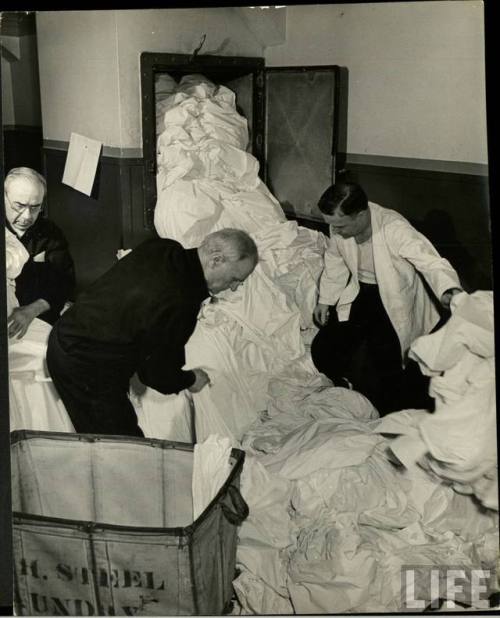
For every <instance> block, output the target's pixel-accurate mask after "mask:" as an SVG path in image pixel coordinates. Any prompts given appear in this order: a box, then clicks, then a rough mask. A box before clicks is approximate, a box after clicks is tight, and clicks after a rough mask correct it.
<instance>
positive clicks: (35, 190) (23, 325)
mask: <svg viewBox="0 0 500 618" xmlns="http://www.w3.org/2000/svg"><path fill="white" fill-rule="evenodd" d="M46 190H47V187H46V182H45V178H44V177H43V176H41V175H40V174H39V173H38V172H36V171H35V170H32V169H30V168H29V167H16V168H14V169H12V170H10V172H9V173H8V174H7V176H6V178H5V183H4V198H5V216H6V225H7V228H8V229H9V230H10V232H12V233H14V234H15V235H16V236H17V238H18V239H19V240H20V242H21V243H22V244H23V245H24V247H25V248H26V250H27V251H28V253H29V259H28V261H27V262H26V264H25V265H24V267H23V269H22V271H21V274H20V275H19V276H18V277H17V279H16V296H17V299H18V301H19V305H20V306H19V307H16V308H14V309H13V311H12V313H11V314H10V315H9V316H8V319H7V323H8V333H9V337H16V338H21V337H23V336H24V335H25V334H26V331H27V330H28V327H29V325H30V324H31V322H32V321H33V320H34V319H35V318H37V317H38V318H40V319H42V320H44V321H45V322H48V323H49V324H53V323H54V322H55V320H56V319H57V317H58V316H59V315H60V313H61V310H62V308H63V306H64V304H65V302H66V301H67V300H68V299H69V298H70V297H71V295H72V293H73V288H74V280H75V275H74V266H73V260H72V258H71V255H70V253H69V250H68V243H67V242H66V239H65V237H64V235H63V233H62V232H61V230H60V229H59V228H58V227H57V226H56V225H55V224H54V223H52V221H50V220H49V219H47V218H45V217H41V216H40V213H41V211H42V206H43V201H44V198H45V194H46Z"/></svg>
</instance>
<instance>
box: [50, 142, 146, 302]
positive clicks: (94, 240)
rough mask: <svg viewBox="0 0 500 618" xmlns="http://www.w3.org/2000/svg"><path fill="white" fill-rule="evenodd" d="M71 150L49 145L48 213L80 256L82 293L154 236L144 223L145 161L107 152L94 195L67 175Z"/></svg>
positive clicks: (77, 257) (77, 259) (77, 263)
mask: <svg viewBox="0 0 500 618" xmlns="http://www.w3.org/2000/svg"><path fill="white" fill-rule="evenodd" d="M66 154H67V153H66V151H65V150H57V149H52V148H44V175H45V177H46V179H47V215H48V216H49V217H50V218H51V219H52V220H53V221H54V222H55V223H56V224H57V225H59V226H60V227H61V229H62V230H63V231H64V233H65V235H66V238H67V239H68V242H69V245H70V248H71V253H72V255H73V259H74V260H75V267H76V277H77V292H78V291H80V290H82V289H83V288H85V287H86V286H87V285H89V284H90V283H92V282H93V281H94V280H95V279H97V277H99V276H100V275H101V274H103V273H104V272H105V271H106V270H108V268H110V267H111V266H112V265H113V264H114V263H115V262H116V252H117V251H118V250H119V249H133V248H134V247H135V246H136V245H137V244H138V243H139V242H141V241H142V240H144V239H146V238H148V237H151V236H153V235H154V232H153V231H150V230H146V229H145V227H144V223H143V210H144V209H143V200H144V182H143V174H144V171H143V160H142V159H125V158H118V157H108V156H102V157H101V159H100V161H99V165H98V168H97V175H96V180H95V184H94V188H93V191H92V195H91V196H90V197H88V196H86V195H84V194H83V193H80V192H79V191H76V190H75V189H73V188H71V187H68V186H66V185H64V184H63V183H62V182H61V180H62V177H63V173H64V165H65V162H66Z"/></svg>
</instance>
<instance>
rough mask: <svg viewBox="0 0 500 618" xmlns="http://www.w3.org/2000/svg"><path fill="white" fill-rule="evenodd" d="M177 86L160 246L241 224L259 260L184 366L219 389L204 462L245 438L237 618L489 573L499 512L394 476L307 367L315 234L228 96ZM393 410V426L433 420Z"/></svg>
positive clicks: (202, 425) (169, 109)
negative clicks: (294, 212)
mask: <svg viewBox="0 0 500 618" xmlns="http://www.w3.org/2000/svg"><path fill="white" fill-rule="evenodd" d="M174 87H175V84H173V83H171V82H169V84H168V88H165V90H166V91H167V90H168V93H164V96H163V97H162V101H161V105H160V107H159V108H157V109H161V114H163V120H164V127H163V128H164V130H163V131H162V132H161V135H160V137H159V140H158V163H159V173H158V203H157V207H156V212H155V225H156V228H157V230H158V232H159V234H160V236H168V237H172V238H175V239H177V240H179V241H180V242H181V243H182V244H183V245H184V246H186V247H193V246H197V245H198V244H199V243H200V242H201V241H202V239H203V237H204V236H205V235H206V234H208V233H209V232H211V231H214V230H217V229H220V228H222V227H229V226H230V227H238V228H241V229H244V230H245V231H247V232H248V233H250V234H251V235H252V236H253V238H254V239H255V241H256V243H257V244H258V247H259V252H260V255H261V263H260V265H259V267H258V268H257V269H256V271H255V272H254V273H253V274H252V275H251V277H250V278H249V279H248V280H247V282H245V284H244V285H243V286H242V287H241V288H240V289H239V290H238V291H237V292H236V293H232V292H227V293H226V294H224V295H222V297H221V298H220V300H219V301H218V302H217V303H208V304H206V305H204V306H203V308H202V311H201V313H200V319H199V322H198V326H197V328H196V330H195V333H194V334H193V336H192V338H191V340H190V341H189V343H188V345H187V349H186V352H187V366H188V367H193V366H197V365H199V366H202V367H204V368H206V369H207V371H208V372H209V374H210V375H211V377H212V383H213V386H212V387H211V388H210V389H208V388H206V389H203V390H202V391H201V392H200V393H199V394H197V395H196V396H195V397H194V401H195V405H196V410H197V423H196V428H197V433H198V439H199V440H203V439H204V438H205V437H206V436H207V435H210V434H218V437H214V436H212V437H211V438H210V450H211V452H213V453H215V454H214V455H213V457H214V460H216V459H217V456H216V453H217V443H218V441H219V442H220V445H221V449H222V450H221V460H222V461H225V460H226V453H227V449H228V444H233V445H234V446H240V444H239V443H238V441H239V440H241V441H242V442H241V445H242V446H243V448H244V449H245V450H246V451H247V456H246V462H245V467H244V471H243V476H242V493H243V495H244V497H245V499H246V501H247V502H248V505H249V507H250V515H249V518H248V519H247V520H246V521H245V522H244V523H243V525H242V527H241V529H240V532H239V541H238V553H237V559H238V567H239V569H240V571H241V573H240V575H239V576H238V578H237V579H236V581H235V582H234V585H235V589H236V593H237V598H238V602H239V605H238V607H237V608H236V609H235V612H240V613H248V614H251V613H253V614H290V613H313V614H315V613H336V612H376V611H383V612H387V611H393V612H394V611H400V610H401V608H402V601H401V567H402V566H403V565H408V564H428V565H432V564H434V565H446V564H451V565H453V566H492V565H494V564H495V560H496V556H497V548H498V527H497V516H498V514H497V513H496V512H494V511H491V510H490V511H487V510H481V509H480V508H478V506H477V505H476V504H475V503H474V502H473V501H472V500H471V498H470V496H466V495H462V494H458V493H456V491H454V489H453V488H452V486H451V485H450V484H449V483H444V482H443V481H442V480H441V479H440V478H438V477H436V476H435V475H433V474H430V473H429V471H426V470H424V469H422V468H420V467H417V466H413V467H411V468H409V469H405V468H404V467H402V466H401V465H400V463H399V462H396V460H395V459H394V455H393V453H392V452H391V451H390V446H391V445H393V444H394V440H393V439H392V438H389V437H387V436H386V435H385V432H388V433H391V431H390V429H391V425H390V420H389V417H386V419H382V420H379V419H378V418H377V417H378V414H377V412H376V410H375V409H374V408H373V407H372V405H371V404H370V403H369V402H368V401H367V400H366V399H365V398H364V397H363V396H362V395H360V394H358V393H355V392H352V391H348V390H345V389H339V388H334V387H332V386H331V383H329V382H328V381H327V380H326V379H324V378H322V377H321V376H320V375H319V374H318V373H317V372H316V370H315V369H314V367H313V366H312V363H311V359H310V357H309V355H308V353H307V348H306V346H305V345H304V342H305V341H306V340H307V335H306V333H308V335H309V337H310V335H311V332H312V333H313V332H314V330H313V329H311V326H312V324H311V314H312V310H313V308H314V303H315V300H316V290H317V287H316V285H317V280H318V276H319V274H320V271H321V267H322V264H321V258H322V253H323V251H324V239H323V237H322V235H321V234H317V233H315V232H311V231H309V230H306V229H303V228H300V227H298V226H297V225H296V224H294V223H292V222H287V221H285V219H284V217H283V214H282V212H281V210H280V209H279V206H278V205H277V203H276V201H275V199H274V198H273V196H272V195H271V194H270V193H269V191H268V190H267V188H266V187H265V186H264V185H263V184H262V182H261V181H260V179H259V178H258V176H257V171H258V168H257V162H256V161H255V159H254V158H253V157H252V156H251V155H250V154H249V153H248V152H246V148H247V133H246V122H245V120H244V119H243V118H241V117H240V116H239V115H238V114H237V112H236V111H235V106H234V95H233V93H231V92H230V91H228V90H227V89H226V88H224V87H216V86H215V85H214V84H211V83H210V82H208V80H206V79H205V78H202V79H199V77H196V76H194V77H192V78H191V77H188V78H184V79H183V80H182V82H181V83H180V85H179V87H177V88H175V91H174ZM169 89H170V90H169ZM159 117H160V114H159V115H158V120H159ZM306 329H309V330H306ZM304 335H306V336H304ZM179 397H181V396H179ZM179 397H171V398H162V397H161V396H159V397H157V400H156V405H157V408H156V410H155V411H154V412H155V413H156V414H157V416H156V417H154V415H153V408H152V406H151V404H150V397H149V396H148V392H146V396H145V397H143V399H142V408H141V409H142V413H143V418H146V417H147V419H149V421H150V422H151V420H152V419H153V418H159V415H160V414H162V415H168V416H170V418H172V416H171V414H169V410H172V409H173V408H169V407H165V401H166V400H167V399H168V401H169V406H172V405H174V406H175V405H178V403H179ZM162 402H163V403H162ZM144 412H146V414H145V415H144ZM398 414H399V416H398V417H397V419H399V423H398V420H395V423H396V424H397V425H398V426H400V425H401V424H403V425H405V426H413V425H415V423H417V422H418V421H420V420H421V419H422V418H423V415H427V416H428V414H427V413H426V412H425V411H411V412H409V411H407V412H401V413H398ZM139 415H140V412H139ZM384 423H386V424H385V425H384ZM144 427H145V425H143V428H144ZM384 427H385V429H384ZM387 428H389V429H387ZM392 429H394V427H392ZM155 430H156V431H158V430H160V431H161V427H160V426H156V428H155ZM392 433H399V432H398V431H393V432H392ZM163 437H169V436H166V435H164V436H163ZM227 438H229V439H230V442H229V443H228V442H227ZM443 442H444V441H443ZM214 449H215V450H214ZM426 600H427V601H428V602H429V603H430V602H431V601H432V600H433V599H431V598H430V597H428V598H426Z"/></svg>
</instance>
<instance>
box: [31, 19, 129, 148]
mask: <svg viewBox="0 0 500 618" xmlns="http://www.w3.org/2000/svg"><path fill="white" fill-rule="evenodd" d="M36 20H37V34H38V37H37V38H38V61H39V65H40V91H41V98H42V119H43V136H44V139H50V140H61V141H68V140H69V138H70V134H71V132H72V131H73V132H75V133H81V134H82V135H86V136H87V137H91V138H94V139H97V140H100V141H102V142H104V143H105V144H107V145H119V141H120V121H119V114H118V102H119V97H118V92H119V89H118V56H117V51H116V16H115V11H47V12H40V13H37V15H36Z"/></svg>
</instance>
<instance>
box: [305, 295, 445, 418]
mask: <svg viewBox="0 0 500 618" xmlns="http://www.w3.org/2000/svg"><path fill="white" fill-rule="evenodd" d="M311 355H312V359H313V362H314V364H315V366H316V368H317V369H318V370H319V371H321V373H324V374H325V375H326V376H328V377H329V378H330V379H331V380H332V382H333V383H334V384H335V385H336V386H344V385H345V381H343V380H342V378H347V379H348V380H349V382H351V384H352V385H353V388H354V389H355V390H357V391H358V392H360V393H362V394H363V395H365V396H366V397H367V398H368V399H369V400H370V401H371V402H372V403H373V405H374V406H375V407H376V408H377V410H378V411H379V413H380V414H381V415H384V414H387V413H388V412H394V411H395V410H402V409H405V408H424V409H433V405H434V403H433V399H432V398H431V397H430V396H429V395H428V394H427V391H428V386H429V378H427V377H426V376H424V375H422V374H421V372H420V369H419V367H418V365H417V363H415V362H414V361H412V360H408V362H407V364H406V367H405V368H404V369H403V367H402V363H401V348H400V344H399V339H398V336H397V334H396V331H395V330H394V327H393V326H392V323H391V321H390V319H389V316H388V315H387V313H386V311H385V308H384V305H383V303H382V299H381V298H380V293H379V289H378V286H377V285H370V284H366V283H360V291H359V294H358V296H357V297H356V298H355V300H354V302H353V304H352V306H351V312H350V315H349V320H348V321H347V322H339V321H338V317H337V311H336V309H335V308H334V307H330V317H329V320H328V323H327V324H326V325H325V326H323V327H322V328H321V329H320V330H319V332H318V333H317V335H316V337H315V338H314V340H313V342H312V345H311Z"/></svg>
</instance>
